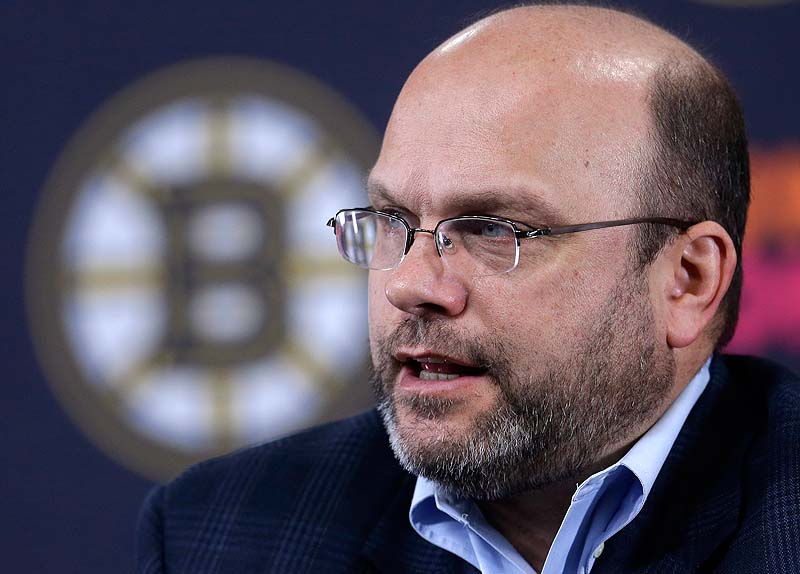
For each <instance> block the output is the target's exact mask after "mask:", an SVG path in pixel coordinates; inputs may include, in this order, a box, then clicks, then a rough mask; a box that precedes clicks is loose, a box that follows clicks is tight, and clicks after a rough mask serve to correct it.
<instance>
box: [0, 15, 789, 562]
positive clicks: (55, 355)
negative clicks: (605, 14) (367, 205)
mask: <svg viewBox="0 0 800 574" xmlns="http://www.w3.org/2000/svg"><path fill="white" fill-rule="evenodd" d="M617 5H619V6H623V7H628V8H632V9H634V10H635V11H638V12H640V13H643V14H645V15H647V16H649V17H651V18H653V19H654V20H655V21H656V22H658V23H660V24H661V25H663V26H665V27H666V28H668V29H670V30H672V31H673V32H675V33H676V34H678V35H679V36H681V37H683V38H685V39H687V40H689V41H690V42H691V43H693V44H694V45H695V46H697V47H699V48H700V49H701V50H702V51H703V52H704V53H706V54H707V55H709V56H710V57H711V59H712V60H714V61H715V62H717V63H718V64H719V65H720V66H721V67H722V69H723V70H724V71H725V72H726V73H727V74H728V76H729V77H730V78H731V80H732V82H733V84H734V86H735V87H736V89H737V91H738V93H739V94H740V96H741V98H742V101H743V104H744V108H745V113H746V116H747V120H748V128H749V134H750V138H751V142H752V152H753V155H752V159H753V164H752V167H753V184H754V201H753V207H752V211H751V221H750V224H749V228H748V232H747V237H746V241H745V260H744V265H745V294H744V300H743V309H742V318H741V321H740V328H739V330H738V332H737V336H736V338H735V340H734V341H733V343H732V344H731V350H732V351H736V352H748V353H755V354H762V355H768V356H773V357H776V358H779V359H780V360H782V361H784V362H785V363H788V364H790V365H792V366H793V367H794V368H795V369H800V113H798V111H797V102H798V101H800V80H799V79H798V73H799V72H800V69H798V63H797V55H798V53H800V39H799V37H800V35H798V32H797V31H798V30H800V4H797V3H794V2H777V1H772V2H770V1H751V2H747V1H744V0H739V1H730V2H725V1H722V0H719V1H706V2H700V1H691V0H664V1H649V2H644V1H642V2H620V3H617ZM497 6H500V4H494V3H492V2H477V1H465V0H460V1H444V0H437V1H434V0H430V1H422V0H407V1H405V2H366V1H365V2H358V1H340V2H321V1H317V2H308V1H302V0H296V1H295V2H228V3H225V4H223V3H218V4H212V3H188V2H172V3H151V4H142V3H138V4H137V5H136V6H133V5H127V6H124V7H123V6H111V5H109V4H108V3H99V2H88V3H81V4H80V5H77V4H74V3H47V2H43V3H42V2H40V3H38V4H37V3H23V2H16V3H15V2H11V3H3V5H2V6H0V27H2V39H3V40H2V42H3V46H2V47H3V50H2V56H0V57H2V58H3V64H4V65H3V69H4V70H5V71H6V72H5V73H6V81H5V85H4V89H3V92H4V98H5V105H4V106H3V108H2V115H3V123H2V127H3V133H2V138H0V150H2V156H0V157H2V194H3V202H2V210H3V225H2V226H0V232H2V234H3V236H4V237H3V241H2V242H0V249H2V257H0V265H2V269H3V276H4V277H5V290H4V293H3V299H4V303H5V313H4V317H5V320H4V321H3V322H2V328H3V333H2V340H1V341H2V352H3V353H4V358H5V361H4V364H5V365H6V367H5V377H4V381H3V384H2V385H0V389H2V391H0V400H2V419H0V421H1V422H0V428H1V429H2V435H0V436H2V440H3V445H2V448H3V450H2V453H3V457H4V464H3V465H2V484H3V489H2V491H1V492H2V493H3V495H4V496H3V498H4V501H3V512H2V521H0V540H2V548H3V550H4V552H3V554H4V567H3V571H7V572H22V571H24V572H53V571H58V572H81V573H101V572H122V573H124V572H132V554H133V538H134V535H133V532H134V524H135V520H136V514H137V511H138V508H139V505H140V503H141V500H142V498H143V497H144V496H145V494H146V492H147V490H148V489H149V488H150V487H151V486H152V485H153V484H154V483H155V481H159V480H166V479H168V478H170V477H172V476H174V475H175V474H176V473H178V472H180V470H181V469H182V468H185V466H186V465H188V464H190V463H191V462H192V461H195V460H198V459H201V458H205V457H208V456H213V455H215V454H218V453H222V452H226V451H229V450H231V449H235V448H239V447H241V446H243V445H247V444H252V443H256V442H260V441H264V440H268V439H270V438H274V437H277V436H281V435H283V434H286V433H288V432H292V431H293V430H296V429H299V428H304V427H307V426H310V425H312V424H316V423H318V422H321V421H325V420H330V419H332V418H337V417H342V416H345V415H347V414H349V413H352V412H356V411H358V410H361V409H363V408H367V407H368V406H369V405H370V400H371V399H370V395H369V391H368V388H367V383H366V380H367V373H366V365H367V358H366V356H367V355H366V352H367V332H366V311H365V285H364V281H365V276H364V275H363V274H361V273H359V272H357V271H355V272H354V271H353V270H351V269H348V268H347V266H346V265H345V264H343V263H340V262H339V259H338V256H337V254H336V249H335V244H334V239H333V235H332V233H331V231H330V229H328V228H326V227H325V223H326V221H327V219H328V218H329V217H331V216H332V215H333V214H334V212H335V211H336V210H337V209H338V208H339V207H343V206H354V205H359V204H362V203H364V199H363V198H364V194H363V177H364V174H365V171H366V170H368V169H369V167H370V165H371V163H372V161H373V160H374V158H375V157H376V154H377V149H378V145H379V141H380V133H381V131H382V129H383V128H384V126H385V124H386V121H387V119H388V116H389V113H390V111H391V106H392V103H393V100H394V97H395V96H396V94H397V92H398V91H399V90H400V88H401V86H402V83H403V81H404V79H405V77H406V76H407V75H408V73H409V72H410V71H411V70H412V68H413V66H414V65H415V63H416V62H418V61H419V60H420V59H421V58H422V57H423V56H424V55H425V54H426V53H427V52H428V51H430V50H431V49H432V48H433V47H434V46H435V45H436V44H438V43H439V42H441V41H443V40H444V39H446V38H447V37H448V36H449V35H450V34H451V33H453V32H454V31H455V30H457V29H458V28H460V27H462V26H463V25H465V24H467V23H468V22H469V21H471V20H472V19H473V18H475V17H476V16H479V15H481V14H483V13H485V12H487V11H489V10H492V9H493V8H496V7H497ZM9 557H10V558H9ZM9 560H10V563H9Z"/></svg>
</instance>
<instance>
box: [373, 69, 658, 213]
mask: <svg viewBox="0 0 800 574" xmlns="http://www.w3.org/2000/svg"><path fill="white" fill-rule="evenodd" d="M497 68H499V69H488V70H483V72H484V73H483V74H474V73H473V74H467V73H465V71H464V70H463V69H460V68H457V69H455V70H453V69H448V68H447V67H444V68H442V67H441V66H431V67H429V68H423V70H422V71H421V72H415V74H414V75H412V77H411V78H410V79H409V82H408V83H407V85H406V87H405V88H404V90H403V92H402V93H401V95H400V97H399V98H398V102H397V104H396V106H395V109H394V111H393V114H392V117H391V119H390V122H389V125H388V127H387V131H386V134H385V138H384V143H383V147H382V150H381V154H380V157H379V159H378V162H377V163H376V165H375V168H374V169H373V172H372V175H371V178H370V184H371V188H370V192H371V195H372V196H373V197H383V196H389V197H390V198H391V199H392V200H394V201H398V202H401V203H402V205H408V206H409V207H412V208H413V209H415V210H418V211H419V212H421V213H424V212H426V211H430V212H431V213H436V214H439V215H445V213H444V212H452V211H453V210H454V209H458V208H469V209H474V208H479V207H480V205H477V204H480V203H481V202H485V204H486V205H487V206H488V207H491V206H492V204H493V203H494V204H497V203H505V204H507V205H509V206H510V208H512V209H515V210H518V211H523V212H525V213H528V212H530V213H531V215H534V216H539V215H542V216H551V219H552V218H556V219H557V220H570V221H576V220H579V219H580V220H584V219H587V218H588V220H592V219H600V218H613V217H616V216H624V215H628V214H630V213H631V209H632V208H634V201H633V198H632V196H631V191H632V189H633V187H634V185H635V182H636V176H637V174H638V173H639V172H640V171H641V165H642V164H643V163H644V157H645V155H646V154H645V150H646V149H647V143H648V141H649V139H648V131H649V123H650V119H649V114H648V112H647V109H646V105H645V98H644V95H643V94H644V89H643V86H642V85H641V84H636V83H635V82H634V83H633V85H631V82H630V81H627V80H625V79H622V80H621V79H619V78H618V77H612V78H611V80H609V79H608V78H607V77H601V78H598V77H596V76H587V74H586V73H585V70H582V69H581V68H580V67H575V66H573V67H572V68H569V69H567V70H566V71H565V70H562V69H559V72H558V77H556V74H555V72H553V70H549V69H539V68H537V67H533V68H532V69H525V70H520V69H517V68H510V69H502V68H503V67H502V66H497ZM526 206H527V208H526ZM523 208H526V209H527V211H524V209H523ZM447 214H448V215H449V214H450V213H447ZM537 219H538V221H542V220H541V218H538V217H537ZM538 221H537V222H538ZM543 222H546V223H548V224H551V221H550V220H548V221H543ZM553 223H554V222H553Z"/></svg>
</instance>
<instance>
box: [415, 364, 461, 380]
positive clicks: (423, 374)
mask: <svg viewBox="0 0 800 574" xmlns="http://www.w3.org/2000/svg"><path fill="white" fill-rule="evenodd" d="M440 362H444V361H440ZM458 377H459V375H456V374H447V373H433V372H431V371H420V373H419V378H420V379H424V380H426V381H449V380H452V379H457V378H458Z"/></svg>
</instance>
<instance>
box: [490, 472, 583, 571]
mask: <svg viewBox="0 0 800 574" xmlns="http://www.w3.org/2000/svg"><path fill="white" fill-rule="evenodd" d="M574 493H575V483H574V482H572V481H568V482H562V483H559V484H555V485H549V486H547V487H545V488H544V489H541V490H537V491H534V492H526V493H523V494H519V495H516V496H513V497H510V498H505V499H503V500H492V501H485V502H481V503H479V506H480V508H481V512H483V515H484V516H485V517H486V519H487V520H488V521H489V522H490V523H491V524H492V526H494V527H495V528H496V529H497V530H498V532H500V533H501V534H502V535H503V536H504V537H505V538H506V539H507V540H508V541H509V542H510V543H511V545H512V546H513V547H514V548H515V549H516V550H517V552H519V553H520V555H522V557H523V558H525V560H526V561H527V562H528V564H530V565H531V566H532V567H533V568H534V569H536V571H537V572H541V571H542V567H543V566H544V561H545V560H546V559H547V553H548V552H549V551H550V547H551V546H552V545H553V540H554V539H555V537H556V534H557V533H558V529H559V527H560V526H561V521H562V520H563V519H564V516H565V515H566V513H567V510H568V509H569V505H570V502H571V500H572V495H573V494H574Z"/></svg>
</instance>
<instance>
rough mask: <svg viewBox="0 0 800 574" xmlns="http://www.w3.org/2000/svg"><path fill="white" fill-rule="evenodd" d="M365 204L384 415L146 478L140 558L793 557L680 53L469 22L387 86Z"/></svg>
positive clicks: (609, 35) (786, 407) (350, 217)
mask: <svg viewBox="0 0 800 574" xmlns="http://www.w3.org/2000/svg"><path fill="white" fill-rule="evenodd" d="M369 194H370V200H371V206H370V207H369V208H358V209H346V210H343V211H341V212H339V213H338V214H337V215H336V216H335V217H334V218H333V219H332V220H331V222H330V225H331V226H333V227H334V230H335V233H336V235H337V240H338V243H339V248H340V250H341V252H342V255H343V256H344V257H345V258H347V259H348V260H350V261H351V262H353V263H356V264H358V265H361V266H362V267H367V268H369V269H371V271H370V276H369V321H370V343H371V351H372V360H373V365H374V374H373V380H372V382H373V385H374V387H375V390H376V394H377V396H378V401H379V407H378V411H379V413H380V414H379V415H378V414H376V413H375V412H371V413H367V414H365V415H362V416H359V417H356V418H353V419H350V420H347V421H343V422H340V423H335V424H333V425H328V426H326V427H323V428H320V429H315V430H311V431H308V432H306V433H303V434H301V435H298V436H294V437H290V438H287V439H284V440H282V441H278V442H276V443H273V444H268V445H265V446H261V447H257V448H255V449H251V450H246V451H243V452H240V453H236V454H233V455H231V456H228V457H224V458H222V459H218V460H213V461H210V462H207V463H204V464H201V465H199V466H198V467H195V468H193V469H191V470H189V471H188V472H187V473H186V474H185V475H184V476H182V477H181V478H179V479H178V480H176V481H175V482H174V483H172V484H171V485H168V486H166V487H162V488H159V489H157V490H156V491H155V492H154V493H153V494H152V495H151V497H150V499H149V501H148V504H147V507H146V509H145V512H144V514H143V517H142V523H141V526H140V548H139V567H140V571H141V572H162V571H175V572H192V573H196V572H237V573H244V572H281V573H297V572H325V573H331V572H442V573H444V572H476V571H480V572H484V573H490V574H496V573H506V572H514V573H516V572H538V573H541V572H544V573H545V574H559V573H562V572H568V573H570V574H575V573H585V572H592V573H597V572H600V573H605V572H618V573H625V574H631V573H635V572H647V573H657V572H790V571H794V570H793V569H794V568H795V567H797V566H799V565H800V527H798V524H797V518H796V517H797V516H798V514H797V513H798V511H800V487H799V486H798V484H800V483H799V482H798V478H800V477H798V473H800V457H798V448H797V446H796V437H797V436H798V434H800V408H799V407H800V387H798V385H797V381H796V379H794V378H793V377H792V375H790V374H789V373H787V372H786V371H783V370H781V369H780V368H778V367H776V366H773V365H770V364H768V363H766V362H762V361H758V360H755V359H745V358H724V357H722V356H719V355H714V356H713V357H712V354H713V352H714V349H715V348H718V347H720V346H722V345H723V344H724V343H725V342H726V341H727V340H728V339H729V338H730V336H731V333H732V331H733V328H734V326H735V322H736V314H737V308H738V298H739V291H740V288H741V267H740V264H739V258H740V254H741V242H742V235H743V230H744V223H745V214H746V210H747V204H748V201H749V173H748V161H747V150H746V140H745V134H744V124H743V120H742V117H741V112H740V110H739V106H738V103H737V101H736V98H735V96H734V94H733V92H732V91H731V89H730V87H729V86H728V84H727V82H726V81H725V80H724V78H723V77H722V76H721V74H720V73H719V72H718V71H717V70H715V69H714V68H713V67H712V66H711V65H710V64H708V63H707V62H706V61H705V60H703V59H702V58H701V57H700V56H699V55H698V54H697V53H696V52H695V51H694V50H692V49H691V48H690V47H688V46H686V45H685V44H683V43H682V42H680V41H679V40H677V39H676V38H674V37H672V36H671V35H669V34H667V33H666V32H664V31H663V30H660V29H658V28H656V27H655V26H653V25H651V24H649V23H647V22H645V21H642V20H640V19H637V18H634V17H632V16H629V15H626V14H622V13H619V12H616V11H611V10H607V9H600V8H589V7H576V6H547V7H544V6H534V7H524V8H516V9H512V10H508V11H504V12H501V13H499V14H496V15H494V16H491V17H489V18H486V19H484V20H482V21H480V22H478V23H477V24H475V25H473V26H470V27H469V28H467V29H466V30H464V31H462V32H460V33H459V34H457V35H456V36H454V37H453V38H451V39H450V40H448V41H447V42H445V43H444V44H443V45H442V46H440V47H439V48H437V49H436V50H435V51H434V52H433V53H432V54H430V55H429V56H428V57H427V58H426V59H425V60H424V61H423V62H422V63H421V64H420V65H419V66H418V67H417V68H416V69H415V70H414V72H413V73H412V75H411V77H410V78H409V79H408V81H407V83H406V85H405V86H404V87H403V90H402V92H401V94H400V96H399V98H398V100H397V104H396V106H395V108H394V111H393V114H392V117H391V119H390V121H389V125H388V127H387V130H386V134H385V139H384V142H383V147H382V150H381V153H380V157H379V159H378V161H377V164H376V165H375V167H374V169H373V171H372V173H371V176H370V179H369ZM381 422H382V423H383V425H381ZM384 427H385V431H384ZM390 445H391V448H390ZM398 461H399V462H398Z"/></svg>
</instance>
